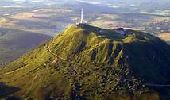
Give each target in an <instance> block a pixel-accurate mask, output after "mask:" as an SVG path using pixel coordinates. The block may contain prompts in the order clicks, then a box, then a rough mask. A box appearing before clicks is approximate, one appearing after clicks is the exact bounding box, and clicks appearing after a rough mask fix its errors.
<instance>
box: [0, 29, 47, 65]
mask: <svg viewBox="0 0 170 100" xmlns="http://www.w3.org/2000/svg"><path fill="white" fill-rule="evenodd" d="M48 39H50V36H48V35H43V34H36V33H31V32H26V31H23V30H18V29H8V28H0V66H2V65H5V64H8V63H9V62H11V61H13V60H15V59H17V58H18V57H20V56H21V55H23V54H24V53H26V52H28V51H29V50H30V49H32V48H35V47H37V46H38V45H40V44H41V43H42V42H44V41H47V40H48Z"/></svg>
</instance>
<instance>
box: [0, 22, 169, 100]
mask: <svg viewBox="0 0 170 100" xmlns="http://www.w3.org/2000/svg"><path fill="white" fill-rule="evenodd" d="M150 51H152V52H150ZM169 54H170V47H169V46H168V45H167V44H166V43H164V42H162V41H161V40H160V39H159V38H156V37H154V36H152V35H150V34H147V33H142V32H138V31H133V30H127V35H126V36H123V35H121V34H119V33H116V31H115V30H111V29H100V28H97V27H93V26H90V25H84V24H82V25H78V26H75V25H71V26H69V27H68V28H66V29H65V30H64V32H62V33H60V35H58V36H57V37H55V38H53V39H52V40H50V41H49V42H48V43H45V44H43V45H41V46H40V47H39V48H37V49H35V50H33V51H31V52H30V53H28V54H26V55H24V56H22V57H21V58H19V59H18V60H16V61H14V62H13V63H11V64H9V65H7V66H6V67H4V68H2V69H0V82H2V84H3V85H2V86H4V87H8V88H7V89H5V88H4V89H3V90H1V91H2V93H1V91H0V96H1V97H2V98H8V97H10V96H15V97H18V98H24V99H31V98H32V99H35V100H36V99H38V100H43V99H73V100H81V99H82V100H84V99H85V100H86V99H91V100H106V99H108V100H110V99H111V100H132V99H134V100H159V98H160V97H159V94H160V91H157V89H155V88H152V87H148V86H146V84H168V83H170V79H169V77H168V73H169V72H170V69H169V65H170V63H169V62H170V59H169V57H170V55H169ZM10 88H11V89H10ZM3 91H8V92H3ZM13 98H14V97H13Z"/></svg>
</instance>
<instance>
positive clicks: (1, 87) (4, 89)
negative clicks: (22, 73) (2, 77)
mask: <svg viewBox="0 0 170 100" xmlns="http://www.w3.org/2000/svg"><path fill="white" fill-rule="evenodd" d="M19 90H20V88H18V87H12V86H8V85H6V84H5V83H2V82H0V98H1V99H2V98H6V100H20V98H18V97H16V96H11V95H12V94H14V93H16V92H17V91H19Z"/></svg>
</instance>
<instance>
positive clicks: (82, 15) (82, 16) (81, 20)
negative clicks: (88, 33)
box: [80, 8, 84, 24]
mask: <svg viewBox="0 0 170 100" xmlns="http://www.w3.org/2000/svg"><path fill="white" fill-rule="evenodd" d="M83 20H84V11H83V8H82V9H81V19H80V23H81V24H82V23H83Z"/></svg>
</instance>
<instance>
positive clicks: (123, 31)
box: [115, 28, 127, 36]
mask: <svg viewBox="0 0 170 100" xmlns="http://www.w3.org/2000/svg"><path fill="white" fill-rule="evenodd" d="M115 32H116V33H120V34H121V35H124V36H125V35H126V34H127V32H126V30H125V29H123V28H118V29H116V30H115Z"/></svg>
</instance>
